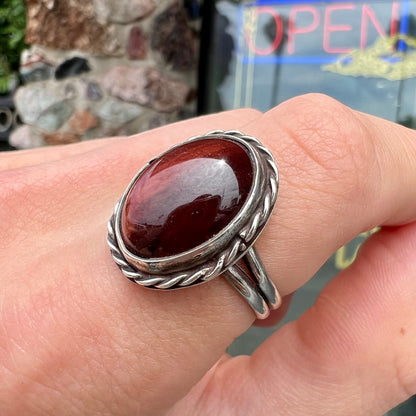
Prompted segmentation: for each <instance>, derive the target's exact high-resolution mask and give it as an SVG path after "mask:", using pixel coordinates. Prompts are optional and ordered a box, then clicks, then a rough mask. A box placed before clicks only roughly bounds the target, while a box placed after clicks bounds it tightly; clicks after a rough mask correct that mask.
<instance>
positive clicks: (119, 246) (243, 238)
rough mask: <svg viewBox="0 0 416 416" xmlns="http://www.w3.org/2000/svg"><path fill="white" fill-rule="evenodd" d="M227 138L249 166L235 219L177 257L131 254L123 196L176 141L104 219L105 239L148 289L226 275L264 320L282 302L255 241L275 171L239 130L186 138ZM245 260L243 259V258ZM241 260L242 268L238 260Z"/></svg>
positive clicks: (266, 154)
mask: <svg viewBox="0 0 416 416" xmlns="http://www.w3.org/2000/svg"><path fill="white" fill-rule="evenodd" d="M210 138H212V139H217V138H226V139H228V140H231V141H234V142H237V143H239V144H240V145H243V146H244V147H245V149H246V150H247V152H248V154H249V157H250V161H251V163H252V167H253V173H254V175H253V185H252V188H251V191H250V194H249V196H248V198H247V200H246V202H245V204H244V205H243V207H242V208H241V210H240V212H239V213H238V214H237V215H236V217H235V218H234V219H233V220H232V221H231V222H230V224H228V225H227V226H226V227H225V228H224V229H223V230H222V231H221V232H220V233H218V234H217V235H215V236H214V237H212V238H211V239H210V240H208V241H206V242H205V243H204V244H201V245H200V246H197V247H195V248H194V249H192V250H189V251H186V252H184V253H180V254H178V255H175V256H169V257H162V258H152V259H146V258H141V257H138V256H136V255H134V254H133V253H131V252H130V251H129V250H128V249H127V248H126V247H125V245H124V242H123V240H122V237H121V232H120V221H121V212H122V209H123V206H124V203H125V201H126V198H127V196H128V194H129V192H130V190H131V189H132V187H133V186H134V185H135V183H136V181H137V180H138V179H139V177H140V176H141V175H142V173H143V172H144V171H145V170H146V169H147V168H148V167H149V166H150V165H151V164H152V163H154V161H155V160H158V159H159V158H160V157H162V156H164V155H165V154H166V153H167V152H169V151H170V150H172V149H174V148H176V147H178V146H182V145H183V143H182V144H180V145H177V146H174V147H172V148H171V149H169V150H168V151H167V152H164V153H162V154H161V155H159V156H158V157H156V158H154V159H152V160H151V161H149V162H148V163H147V164H146V165H145V166H144V167H143V168H142V169H141V170H140V171H139V172H138V173H137V175H136V176H135V177H134V178H133V180H132V181H131V183H130V184H129V186H128V187H127V189H126V191H125V192H124V194H123V196H122V197H121V199H120V200H119V201H118V202H117V204H116V205H115V208H114V213H113V215H112V216H111V218H110V220H109V222H108V237H107V242H108V245H109V246H110V250H111V254H112V256H113V259H114V261H115V262H116V264H117V265H118V267H119V268H120V270H121V271H122V273H123V274H124V275H125V276H126V277H127V278H128V279H129V280H131V281H133V282H135V283H137V284H139V285H142V286H145V287H148V288H152V289H162V290H167V289H180V288H185V287H188V286H194V285H197V284H201V283H204V282H207V281H209V280H211V279H213V278H214V277H216V276H218V275H220V274H224V277H225V278H226V279H227V280H228V281H229V282H230V283H231V284H232V285H233V286H234V288H235V289H236V290H238V292H239V293H240V294H241V295H242V296H243V297H244V298H245V299H246V301H247V302H248V303H249V304H250V306H251V307H252V308H253V310H254V311H255V313H256V316H257V318H259V319H264V318H266V317H267V316H268V314H269V311H270V310H271V309H276V308H277V307H279V306H280V303H281V299H280V296H279V294H278V292H277V290H276V288H275V287H274V285H273V283H272V282H271V281H270V279H269V278H268V277H267V273H266V271H265V269H264V266H263V264H262V263H261V261H260V258H259V257H258V255H257V253H256V251H255V250H254V247H252V246H253V244H254V242H255V241H256V239H257V238H258V236H259V235H260V233H261V232H262V231H263V229H264V227H265V225H266V223H267V221H268V219H269V217H270V215H271V212H272V210H273V208H274V205H275V203H276V199H277V193H278V183H279V179H278V178H279V177H278V171H277V167H276V163H275V161H274V159H273V156H272V154H271V153H270V151H269V150H268V149H267V148H266V147H264V146H263V145H262V144H261V143H260V142H259V140H258V139H256V138H255V137H252V136H247V135H245V134H243V133H241V132H240V131H236V130H230V131H222V130H215V131H212V132H209V133H207V134H205V135H202V136H196V137H193V138H191V139H189V140H188V141H187V142H186V143H188V142H190V141H195V140H201V139H210ZM243 258H244V259H243ZM240 261H241V262H242V261H244V262H245V265H246V270H248V271H249V273H247V271H245V270H244V267H240V263H239V262H240Z"/></svg>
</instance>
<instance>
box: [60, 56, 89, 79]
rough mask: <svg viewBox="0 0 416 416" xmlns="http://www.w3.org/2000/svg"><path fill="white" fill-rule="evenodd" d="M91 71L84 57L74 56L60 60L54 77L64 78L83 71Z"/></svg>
mask: <svg viewBox="0 0 416 416" xmlns="http://www.w3.org/2000/svg"><path fill="white" fill-rule="evenodd" d="M89 71H91V68H90V66H89V64H88V61H87V60H86V59H85V58H80V57H78V56H74V57H73V58H71V59H67V60H66V61H64V62H62V63H61V64H60V65H59V66H58V67H57V68H56V70H55V79H65V78H68V77H73V76H75V75H79V74H82V73H84V72H89Z"/></svg>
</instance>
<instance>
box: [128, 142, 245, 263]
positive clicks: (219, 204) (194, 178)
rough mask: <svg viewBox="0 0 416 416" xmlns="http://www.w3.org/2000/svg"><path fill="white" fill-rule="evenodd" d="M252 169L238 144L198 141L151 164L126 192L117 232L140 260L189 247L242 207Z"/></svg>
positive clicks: (178, 148) (218, 226)
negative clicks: (127, 193)
mask: <svg viewBox="0 0 416 416" xmlns="http://www.w3.org/2000/svg"><path fill="white" fill-rule="evenodd" d="M252 185H253V168H252V165H251V161H250V158H249V155H248V151H247V150H246V149H245V147H244V146H243V145H240V144H238V143H236V142H233V141H230V140H226V139H202V140H198V141H194V142H190V143H185V144H183V145H182V146H179V147H177V148H175V149H173V150H171V151H169V152H168V153H166V154H165V155H164V156H162V157H160V158H159V159H157V160H156V161H155V162H154V163H152V164H151V165H150V166H149V167H148V168H147V169H146V170H145V171H144V172H143V173H142V174H141V175H140V177H139V179H138V180H137V181H136V183H135V184H134V186H133V187H132V189H131V190H130V192H129V195H128V196H127V199H126V202H125V205H124V207H123V211H122V215H121V235H122V238H123V241H124V243H125V245H126V247H127V249H128V250H129V251H130V252H132V253H133V254H135V255H137V256H139V257H142V258H160V257H167V256H173V255H177V254H180V253H183V252H185V251H188V250H191V249H193V248H195V247H197V246H199V245H201V244H202V243H204V242H205V241H207V240H209V239H210V238H212V237H213V236H215V235H216V234H218V233H219V232H220V231H221V230H223V229H224V228H225V227H226V226H227V225H228V224H229V223H230V222H231V221H232V220H233V219H234V218H235V217H236V215H237V214H238V212H239V211H240V210H241V208H242V206H243V205H244V203H245V201H246V200H247V197H248V195H249V193H250V189H251V187H252Z"/></svg>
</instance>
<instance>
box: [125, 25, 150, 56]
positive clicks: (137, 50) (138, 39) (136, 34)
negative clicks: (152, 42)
mask: <svg viewBox="0 0 416 416" xmlns="http://www.w3.org/2000/svg"><path fill="white" fill-rule="evenodd" d="M127 54H128V57H129V59H144V58H146V37H145V35H144V34H143V32H142V31H141V30H140V28H138V27H132V28H131V30H130V35H129V39H128V41H127Z"/></svg>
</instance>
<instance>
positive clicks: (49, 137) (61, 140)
mask: <svg viewBox="0 0 416 416" xmlns="http://www.w3.org/2000/svg"><path fill="white" fill-rule="evenodd" d="M43 140H44V141H45V143H46V144H49V145H59V144H70V143H77V142H79V141H81V136H79V135H77V134H74V133H69V132H60V131H57V132H55V133H50V134H48V133H44V134H43Z"/></svg>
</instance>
